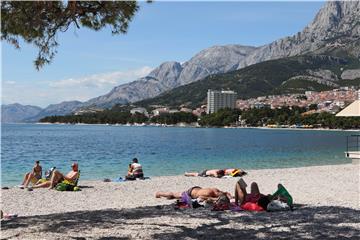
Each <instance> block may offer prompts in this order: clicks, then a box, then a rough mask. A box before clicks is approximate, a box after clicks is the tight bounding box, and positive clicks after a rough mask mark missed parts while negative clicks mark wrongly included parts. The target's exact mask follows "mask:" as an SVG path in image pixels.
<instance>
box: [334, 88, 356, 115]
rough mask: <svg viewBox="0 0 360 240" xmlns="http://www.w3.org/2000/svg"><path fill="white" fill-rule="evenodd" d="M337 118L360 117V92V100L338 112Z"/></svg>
mask: <svg viewBox="0 0 360 240" xmlns="http://www.w3.org/2000/svg"><path fill="white" fill-rule="evenodd" d="M335 116H336V117H360V90H359V91H358V99H357V100H355V102H353V103H352V104H350V105H349V106H347V107H346V108H344V109H343V110H341V111H340V112H338V113H337V114H336V115H335Z"/></svg>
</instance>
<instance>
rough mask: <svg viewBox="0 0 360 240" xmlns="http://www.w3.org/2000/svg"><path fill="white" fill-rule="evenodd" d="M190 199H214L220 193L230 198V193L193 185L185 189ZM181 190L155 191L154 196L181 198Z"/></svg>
mask: <svg viewBox="0 0 360 240" xmlns="http://www.w3.org/2000/svg"><path fill="white" fill-rule="evenodd" d="M185 193H187V194H188V195H189V196H190V197H191V198H192V199H201V200H203V201H205V200H213V201H215V200H216V199H217V198H218V197H219V196H220V195H223V194H225V195H227V196H228V197H229V198H231V197H232V196H231V194H230V193H228V192H224V191H221V190H219V189H217V188H201V187H199V186H194V187H191V188H189V189H188V190H186V191H185ZM181 195H182V192H157V193H156V194H155V197H156V198H161V197H164V198H167V199H181Z"/></svg>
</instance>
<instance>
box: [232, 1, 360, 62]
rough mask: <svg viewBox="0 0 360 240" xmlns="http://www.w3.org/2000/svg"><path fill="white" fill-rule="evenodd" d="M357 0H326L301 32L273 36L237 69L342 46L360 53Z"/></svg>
mask: <svg viewBox="0 0 360 240" xmlns="http://www.w3.org/2000/svg"><path fill="white" fill-rule="evenodd" d="M359 39H360V1H337V2H336V1H328V2H327V3H326V4H325V5H324V7H323V8H322V9H321V10H320V11H319V12H318V14H317V15H316V16H315V18H314V20H313V21H312V22H311V23H310V24H309V25H307V26H306V27H305V28H304V30H303V31H302V32H298V33H297V34H295V35H293V36H291V37H286V38H282V39H279V40H276V41H274V42H272V43H270V44H268V45H265V46H262V47H260V48H258V49H256V50H255V51H253V52H252V53H250V54H249V56H247V57H246V58H245V59H244V60H243V61H242V62H241V63H240V64H239V66H238V69H240V68H243V67H245V66H249V65H251V64H254V63H258V62H262V61H266V60H270V59H277V58H282V57H289V56H296V55H301V54H306V53H309V52H313V53H319V54H321V53H324V52H329V51H330V50H334V51H336V49H338V48H343V49H345V50H346V52H347V53H349V54H350V55H351V56H353V57H357V58H359V57H360V42H359Z"/></svg>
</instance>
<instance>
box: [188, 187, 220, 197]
mask: <svg viewBox="0 0 360 240" xmlns="http://www.w3.org/2000/svg"><path fill="white" fill-rule="evenodd" d="M220 194H221V191H220V190H219V189H217V188H194V189H193V190H192V191H191V197H192V198H194V199H195V198H216V197H219V196H220Z"/></svg>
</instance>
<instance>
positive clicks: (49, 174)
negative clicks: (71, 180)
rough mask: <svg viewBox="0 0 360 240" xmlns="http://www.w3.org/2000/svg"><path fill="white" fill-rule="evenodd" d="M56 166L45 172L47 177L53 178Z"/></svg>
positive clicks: (47, 178)
mask: <svg viewBox="0 0 360 240" xmlns="http://www.w3.org/2000/svg"><path fill="white" fill-rule="evenodd" d="M55 169H56V167H52V168H50V169H49V170H47V171H46V172H45V179H46V180H49V179H50V178H51V174H52V173H53V172H54V171H55Z"/></svg>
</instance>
